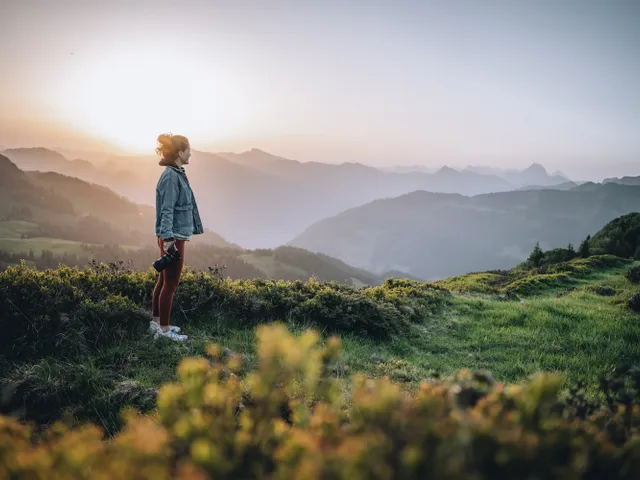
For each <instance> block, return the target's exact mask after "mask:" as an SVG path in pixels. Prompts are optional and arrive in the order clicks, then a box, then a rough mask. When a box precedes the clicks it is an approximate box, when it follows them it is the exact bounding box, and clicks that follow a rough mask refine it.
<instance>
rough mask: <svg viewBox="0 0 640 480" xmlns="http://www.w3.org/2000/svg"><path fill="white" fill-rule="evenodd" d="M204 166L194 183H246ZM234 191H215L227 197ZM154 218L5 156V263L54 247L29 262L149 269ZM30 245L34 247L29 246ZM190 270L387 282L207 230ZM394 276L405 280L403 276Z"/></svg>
mask: <svg viewBox="0 0 640 480" xmlns="http://www.w3.org/2000/svg"><path fill="white" fill-rule="evenodd" d="M53 158H55V157H53ZM199 160H200V162H199V164H198V166H197V167H195V168H194V172H193V173H192V175H193V176H194V177H195V178H198V176H199V175H201V174H202V175H211V171H210V170H211V169H217V171H220V168H222V167H225V166H226V167H229V168H230V169H229V170H228V171H226V175H225V178H227V179H229V178H232V174H240V176H241V177H242V178H247V177H245V175H244V173H245V172H243V171H240V172H237V171H236V172H234V171H233V170H234V169H237V168H238V166H237V165H235V164H231V165H229V164H228V161H226V160H224V159H222V163H220V160H221V157H216V156H213V155H212V156H209V155H204V156H202V155H201V157H200V159H199ZM225 163H226V165H225ZM158 168H159V167H158ZM240 168H242V167H240ZM155 171H156V172H157V171H158V170H155ZM261 178H262V177H261ZM218 186H219V187H221V186H222V184H218ZM232 188H233V185H231V186H230V187H229V188H228V189H227V190H224V191H223V190H218V191H219V192H220V193H221V195H222V196H225V195H226V196H230V195H231V191H230V190H231V189H232ZM258 193H264V192H258ZM154 219H155V211H154V207H151V206H146V205H138V204H136V203H134V202H132V201H131V200H129V199H127V198H125V197H123V196H121V195H119V194H117V193H115V192H113V191H112V190H110V189H109V188H107V187H104V186H101V185H96V184H92V183H88V182H85V181H83V180H80V179H78V178H75V177H69V176H66V175H62V174H59V173H55V172H40V171H29V172H24V171H22V170H20V169H19V168H18V167H17V166H16V165H15V164H14V163H13V162H11V160H9V159H8V158H7V157H5V156H3V155H0V256H2V258H0V263H2V261H6V260H7V258H5V257H6V256H7V255H9V256H10V255H12V254H11V253H10V252H24V253H25V254H26V253H27V251H28V250H30V249H32V247H35V248H41V249H45V250H46V249H47V248H51V250H53V249H54V246H55V249H56V250H57V254H58V257H55V258H54V257H51V258H50V257H49V256H46V257H42V258H40V257H38V256H37V255H39V253H37V254H36V255H35V256H33V257H31V261H33V262H35V263H36V264H38V262H40V267H41V268H49V267H55V266H57V264H58V261H60V262H62V263H65V262H66V263H67V264H71V265H76V263H74V262H78V261H79V260H81V259H84V263H81V264H77V265H79V266H84V265H86V262H87V261H88V259H94V258H95V259H97V260H98V261H104V262H113V261H118V260H123V261H128V260H131V261H133V267H134V268H138V269H141V270H147V269H148V268H149V265H151V263H152V262H153V260H155V259H156V258H157V255H158V252H157V247H156V245H155V238H154V233H153V223H154ZM25 232H27V234H26V235H25ZM32 240H34V241H35V243H30V242H31V241H32ZM61 241H67V242H69V243H61ZM84 244H87V245H86V248H85V245H84ZM36 245H37V247H36ZM65 245H66V247H65ZM49 253H51V251H50V252H49ZM11 258H13V257H11ZM15 261H17V260H15ZM188 264H189V266H191V267H192V268H198V269H202V270H205V271H206V270H207V268H208V267H210V266H213V265H215V264H218V265H226V266H227V267H228V269H227V270H226V271H225V273H226V274H227V275H230V276H231V277H232V278H254V277H255V278H273V279H285V280H307V279H309V278H310V277H312V276H317V277H318V278H319V279H321V280H325V281H337V282H341V283H346V284H351V285H354V286H362V285H377V284H380V283H382V281H383V278H382V277H381V276H379V275H376V274H373V273H371V272H368V271H365V270H363V269H358V268H354V267H352V266H350V265H347V264H346V263H344V262H342V261H340V260H338V259H335V258H331V257H328V256H326V255H322V254H315V253H311V252H308V251H306V250H303V249H299V248H295V247H289V246H284V247H279V248H277V249H275V250H243V249H241V248H240V247H239V246H237V245H234V244H230V243H228V242H227V241H225V240H224V239H223V238H222V237H221V236H220V235H218V234H217V233H214V232H212V231H210V230H206V231H205V233H204V234H203V235H198V236H196V237H194V238H193V240H192V246H191V247H190V253H189V261H188ZM394 273H395V274H396V276H403V274H402V272H394Z"/></svg>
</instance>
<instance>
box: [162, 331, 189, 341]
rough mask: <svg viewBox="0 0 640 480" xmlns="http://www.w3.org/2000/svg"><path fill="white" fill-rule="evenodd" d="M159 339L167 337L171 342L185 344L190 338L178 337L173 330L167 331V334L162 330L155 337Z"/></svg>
mask: <svg viewBox="0 0 640 480" xmlns="http://www.w3.org/2000/svg"><path fill="white" fill-rule="evenodd" d="M158 337H166V338H168V339H170V340H173V341H174V342H184V341H186V340H187V339H188V338H189V337H187V336H186V335H178V334H177V333H176V332H174V331H172V330H167V331H166V332H164V331H162V329H160V331H159V332H158V333H157V334H155V335H154V339H155V338H158Z"/></svg>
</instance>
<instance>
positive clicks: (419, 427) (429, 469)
mask: <svg viewBox="0 0 640 480" xmlns="http://www.w3.org/2000/svg"><path fill="white" fill-rule="evenodd" d="M257 339H258V346H257V353H258V362H257V366H256V369H255V371H252V372H250V373H248V374H247V375H246V376H245V377H242V378H241V377H240V376H238V375H236V372H239V371H240V368H241V363H242V362H241V359H240V358H239V357H237V356H235V355H231V356H225V355H224V354H223V350H222V349H221V348H219V347H218V346H215V345H212V346H210V347H208V357H207V358H188V359H185V360H184V361H183V362H182V363H181V364H180V366H179V368H178V381H177V382H176V383H170V384H166V385H164V386H163V387H162V388H161V389H160V391H159V396H158V409H157V412H156V413H155V414H154V415H153V416H149V417H145V416H140V415H137V414H134V413H131V412H126V413H125V417H126V427H125V428H124V429H123V431H122V432H121V433H120V434H118V435H117V436H116V437H114V438H112V439H109V440H106V441H105V440H103V439H102V435H101V432H100V431H99V430H98V429H96V428H95V427H91V426H86V427H82V428H80V427H77V428H75V429H67V428H66V427H63V426H61V425H59V424H57V425H55V426H54V427H52V428H51V429H50V430H49V431H47V432H45V433H44V434H43V435H34V434H33V432H32V431H31V430H30V429H29V428H28V427H25V426H22V425H20V424H18V423H17V422H15V421H14V420H11V419H9V418H6V417H0V478H11V479H49V478H51V479H53V478H55V479H61V480H64V479H85V478H86V479H89V478H91V479H105V480H106V479H119V480H127V479H134V478H135V479H153V480H158V479H169V478H180V479H187V478H189V479H205V478H215V479H236V478H241V479H248V478H269V479H309V480H311V479H349V480H351V479H369V478H372V479H396V478H400V479H404V478H415V479H418V478H431V479H445V478H446V479H482V478H505V479H507V478H601V477H602V475H605V474H606V478H608V479H615V478H625V479H637V478H640V407H638V405H635V406H634V405H633V404H631V403H629V402H627V404H626V405H613V406H612V409H611V410H610V409H601V410H598V411H596V412H595V413H594V414H592V415H590V416H588V417H587V418H585V419H581V418H578V417H573V416H572V415H571V414H570V413H569V411H567V410H566V409H565V410H563V409H561V408H558V405H559V404H558V402H557V398H558V392H559V389H560V384H561V379H560V378H559V377H557V376H554V375H538V376H536V377H534V378H532V379H531V380H530V381H528V382H527V383H526V384H524V385H511V386H505V385H498V384H494V382H493V380H492V379H490V378H487V377H483V376H478V375H476V376H474V375H471V374H470V373H469V372H466V371H462V372H460V373H459V374H458V376H457V377H456V378H453V379H448V380H446V381H435V380H434V381H424V382H423V383H422V384H421V385H420V388H419V390H418V391H417V392H413V393H408V392H406V391H404V390H403V389H401V388H400V387H399V386H398V385H397V384H395V383H392V382H391V381H390V380H388V379H387V378H384V377H383V378H380V379H368V378H365V377H363V376H361V375H355V376H354V377H352V379H351V380H350V381H349V382H343V381H340V380H337V379H335V378H332V377H331V376H330V374H329V373H330V370H331V368H332V365H333V364H334V363H335V362H336V360H337V359H338V357H339V355H340V341H339V340H338V339H336V338H331V339H329V340H328V342H327V344H326V345H325V346H323V345H321V344H320V337H319V335H317V334H316V333H314V332H313V331H307V332H305V333H303V334H302V335H301V336H300V337H298V338H295V337H294V336H292V335H291V334H290V333H289V332H288V331H287V329H286V328H285V327H284V326H283V325H280V324H275V325H271V326H263V327H259V329H258V331H257Z"/></svg>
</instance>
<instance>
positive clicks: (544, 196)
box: [290, 183, 640, 280]
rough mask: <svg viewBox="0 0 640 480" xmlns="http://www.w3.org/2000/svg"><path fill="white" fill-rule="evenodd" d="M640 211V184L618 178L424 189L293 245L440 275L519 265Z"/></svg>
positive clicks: (316, 230)
mask: <svg viewBox="0 0 640 480" xmlns="http://www.w3.org/2000/svg"><path fill="white" fill-rule="evenodd" d="M634 211H640V187H634V186H626V185H619V184H613V183H611V184H595V183H590V184H584V185H580V186H576V187H573V188H570V189H568V190H555V189H546V190H539V189H533V190H522V191H512V192H501V193H493V194H484V195H477V196H473V197H469V196H464V195H459V194H438V193H431V192H425V191H416V192H413V193H410V194H406V195H401V196H399V197H396V198H392V199H380V200H376V201H374V202H371V203H369V204H367V205H364V206H360V207H357V208H353V209H349V210H347V211H345V212H343V213H341V214H339V215H337V216H334V217H332V218H328V219H324V220H322V221H320V222H317V223H316V224H314V225H312V226H310V227H309V228H308V229H307V230H306V231H305V232H304V233H303V234H302V235H299V236H298V237H296V238H295V239H294V240H293V241H291V242H290V244H291V245H295V246H297V247H300V248H305V249H307V250H311V251H314V252H322V253H325V254H327V255H330V256H333V257H336V258H339V259H341V260H343V261H345V262H347V263H349V264H351V265H354V266H357V267H360V268H365V269H367V270H370V271H374V272H380V271H386V270H391V269H398V270H401V271H406V272H409V273H411V274H413V275H415V276H417V277H419V278H422V279H425V280H437V279H441V278H445V277H449V276H453V275H459V274H462V273H467V272H470V271H484V270H489V269H496V268H497V269H502V268H511V267H513V266H515V265H516V264H518V263H520V262H521V261H522V260H524V259H526V257H527V255H528V254H529V252H530V251H531V250H532V249H533V247H534V246H535V244H536V242H540V246H541V247H542V248H544V249H548V248H554V247H562V246H567V244H568V243H571V242H573V243H574V244H577V243H578V242H580V241H581V240H582V239H583V238H585V237H586V236H587V235H588V234H593V233H594V232H596V231H598V230H599V229H600V228H602V227H603V226H604V225H606V224H607V222H609V221H610V220H612V219H614V218H616V217H618V216H620V215H624V214H627V213H631V212H634Z"/></svg>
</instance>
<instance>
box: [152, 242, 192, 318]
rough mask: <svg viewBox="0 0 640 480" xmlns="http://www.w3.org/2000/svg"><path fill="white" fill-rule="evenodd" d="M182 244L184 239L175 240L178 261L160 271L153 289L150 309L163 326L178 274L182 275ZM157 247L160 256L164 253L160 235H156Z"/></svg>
mask: <svg viewBox="0 0 640 480" xmlns="http://www.w3.org/2000/svg"><path fill="white" fill-rule="evenodd" d="M184 244H185V241H184V240H176V248H177V249H178V252H180V261H179V262H176V263H173V264H171V265H170V266H168V267H167V268H165V269H164V270H163V271H161V272H160V274H159V275H158V282H157V283H156V287H155V288H154V289H153V299H152V301H151V311H152V314H153V316H154V317H160V325H162V326H164V327H166V326H169V319H170V318H171V306H172V304H173V295H174V293H176V289H177V288H178V284H179V283H180V276H181V275H182V267H183V265H184ZM158 247H160V256H162V255H164V247H163V242H162V239H161V238H160V237H158Z"/></svg>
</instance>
